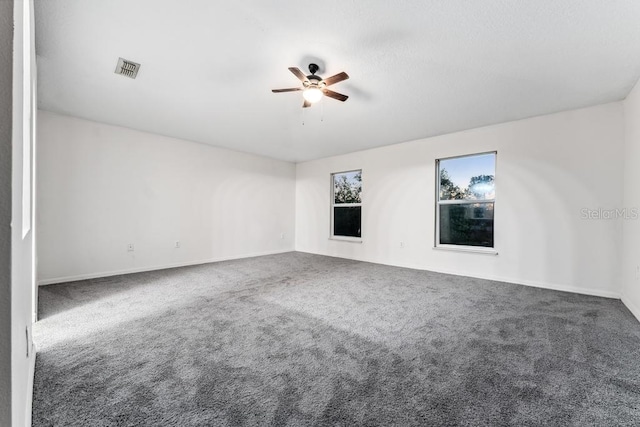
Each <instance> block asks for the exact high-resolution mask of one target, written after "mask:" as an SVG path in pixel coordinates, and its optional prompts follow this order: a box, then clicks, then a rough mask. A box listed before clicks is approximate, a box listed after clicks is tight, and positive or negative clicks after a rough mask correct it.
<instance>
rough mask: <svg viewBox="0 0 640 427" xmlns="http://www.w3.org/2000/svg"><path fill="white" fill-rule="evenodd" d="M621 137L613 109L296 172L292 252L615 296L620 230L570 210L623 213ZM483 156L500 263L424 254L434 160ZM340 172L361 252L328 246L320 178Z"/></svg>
mask: <svg viewBox="0 0 640 427" xmlns="http://www.w3.org/2000/svg"><path fill="white" fill-rule="evenodd" d="M425 120H428V117H425ZM623 139H624V135H623V107H622V104H621V103H612V104H606V105H601V106H597V107H592V108H587V109H582V110H575V111H569V112H564V113H559V114H553V115H548V116H542V117H537V118H532V119H527V120H522V121H517V122H511V123H506V124H502V125H497V126H490V127H485V128H480V129H475V130H471V131H465V132H459V133H455V134H449V135H444V136H440V137H435V138H429V139H423V140H418V141H413V142H408V143H403V144H398V145H393V146H388V147H383V148H378V149H373V150H367V151H362V152H357V153H352V154H348V155H343V156H337V157H331V158H327V159H322V160H316V161H310V162H305V163H300V164H298V165H297V184H296V250H299V251H304V252H311V253H317V254H323V255H331V256H338V257H345V258H352V259H357V260H365V261H371V262H376V263H383V264H391V265H398V266H405V267H413V268H419V269H428V270H433V271H441V272H448V273H453V274H460V275H468V276H473V277H481V278H492V279H497V280H504V281H509V282H515V283H522V284H529V285H534V286H543V287H550V288H556V289H564V290H571V291H576V292H582V293H588V294H595V295H602V296H610V297H617V296H618V295H619V289H618V285H619V257H620V255H621V253H620V252H621V251H620V247H621V222H620V221H616V220H599V221H598V220H583V219H581V209H583V208H592V209H598V208H618V207H620V206H621V205H622V188H621V187H622V186H621V183H622V165H623ZM493 150H497V152H498V157H497V172H496V187H497V190H496V191H497V195H496V211H495V246H496V249H497V250H498V252H499V254H498V255H497V256H495V255H494V256H492V255H486V254H477V253H461V252H450V251H443V250H435V249H433V246H434V213H435V211H434V209H435V208H434V198H435V160H436V159H438V158H442V157H449V156H455V155H463V154H473V153H478V152H486V151H493ZM351 169H362V170H363V172H362V175H363V214H362V215H363V219H362V221H363V223H362V233H363V242H362V243H352V242H344V241H336V240H330V239H328V237H329V222H330V208H329V202H330V200H329V194H330V193H329V191H330V188H329V185H330V184H329V182H330V178H329V175H330V173H331V172H337V171H345V170H351ZM635 182H637V181H635ZM401 241H402V242H404V247H403V248H401V247H400V242H401Z"/></svg>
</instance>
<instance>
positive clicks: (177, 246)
mask: <svg viewBox="0 0 640 427" xmlns="http://www.w3.org/2000/svg"><path fill="white" fill-rule="evenodd" d="M176 249H180V241H179V240H177V241H176Z"/></svg>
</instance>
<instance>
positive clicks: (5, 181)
mask: <svg viewBox="0 0 640 427" xmlns="http://www.w3.org/2000/svg"><path fill="white" fill-rule="evenodd" d="M12 54H13V0H11V1H6V2H4V1H3V2H0V426H8V425H11V137H12V132H11V129H12V118H11V117H12V115H11V109H12V108H13V101H12V100H13V97H12V90H13V81H12V76H13V58H12Z"/></svg>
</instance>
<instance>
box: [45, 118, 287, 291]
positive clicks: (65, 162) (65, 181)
mask: <svg viewBox="0 0 640 427" xmlns="http://www.w3.org/2000/svg"><path fill="white" fill-rule="evenodd" d="M294 198H295V165H294V164H293V163H288V162H283V161H279V160H272V159H267V158H264V157H258V156H255V155H249V154H243V153H237V152H233V151H229V150H224V149H218V148H214V147H211V146H208V145H204V144H198V143H193V142H188V141H183V140H177V139H173V138H168V137H162V136H158V135H154V134H150V133H144V132H138V131H134V130H130V129H126V128H122V127H116V126H109V125H105V124H101V123H95V122H90V121H86V120H82V119H78V118H72V117H68V116H61V115H57V114H53V113H50V112H45V111H41V112H39V116H38V204H39V206H38V219H37V221H38V222H37V223H38V264H39V268H38V270H39V280H40V282H41V283H54V282H60V281H66V280H73V279H79V278H85V277H96V276H104V275H108V274H113V273H120V272H130V271H139V270H145V269H155V268H162V267H170V266H175V265H183V264H189V263H199V262H208V261H215V260H221V259H230V258H239V257H247V256H253V255H261V254H267V253H275V252H284V251H291V250H293V249H294V230H295V228H294V218H295V215H294V209H295V201H294ZM282 233H283V234H284V238H281V234H282ZM176 241H180V244H181V247H180V248H179V249H177V248H175V242H176ZM129 243H133V244H134V251H133V252H128V251H127V244H129Z"/></svg>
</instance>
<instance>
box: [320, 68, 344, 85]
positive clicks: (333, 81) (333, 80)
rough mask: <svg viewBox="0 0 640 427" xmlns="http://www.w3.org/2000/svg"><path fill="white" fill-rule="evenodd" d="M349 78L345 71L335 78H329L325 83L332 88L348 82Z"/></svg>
mask: <svg viewBox="0 0 640 427" xmlns="http://www.w3.org/2000/svg"><path fill="white" fill-rule="evenodd" d="M348 78H349V75H348V74H347V73H345V72H344V71H343V72H342V73H338V74H336V75H335V76H331V77H327V78H326V79H324V83H325V85H327V86H331V85H334V84H336V83H338V82H341V81H343V80H347V79H348Z"/></svg>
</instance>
